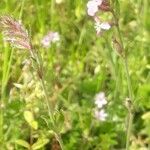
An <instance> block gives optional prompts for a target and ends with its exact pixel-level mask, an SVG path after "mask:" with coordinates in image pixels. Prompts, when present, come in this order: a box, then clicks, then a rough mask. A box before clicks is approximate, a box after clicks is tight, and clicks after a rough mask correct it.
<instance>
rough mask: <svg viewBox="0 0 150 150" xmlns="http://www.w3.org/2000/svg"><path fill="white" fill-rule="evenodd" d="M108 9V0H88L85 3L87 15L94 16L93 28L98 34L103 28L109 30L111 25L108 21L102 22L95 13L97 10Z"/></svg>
mask: <svg viewBox="0 0 150 150" xmlns="http://www.w3.org/2000/svg"><path fill="white" fill-rule="evenodd" d="M99 10H101V11H110V5H109V2H108V0H90V1H88V3H87V13H88V15H89V16H91V17H93V18H94V21H95V29H96V32H97V34H100V33H101V32H102V31H103V30H109V29H110V28H111V25H110V23H109V22H102V21H101V19H100V18H99V17H98V16H97V15H96V14H97V12H98V11H99Z"/></svg>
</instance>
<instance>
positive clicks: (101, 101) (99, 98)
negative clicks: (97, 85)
mask: <svg viewBox="0 0 150 150" xmlns="http://www.w3.org/2000/svg"><path fill="white" fill-rule="evenodd" d="M95 104H96V106H97V107H98V108H102V107H103V106H104V105H106V104H107V100H106V97H105V93H104V92H100V93H98V94H96V96H95Z"/></svg>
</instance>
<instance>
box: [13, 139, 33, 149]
mask: <svg viewBox="0 0 150 150" xmlns="http://www.w3.org/2000/svg"><path fill="white" fill-rule="evenodd" d="M15 143H16V144H18V145H21V146H23V147H25V148H27V149H30V145H29V143H28V142H26V141H24V140H21V139H19V140H16V141H15Z"/></svg>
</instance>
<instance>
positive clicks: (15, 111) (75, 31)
mask: <svg viewBox="0 0 150 150" xmlns="http://www.w3.org/2000/svg"><path fill="white" fill-rule="evenodd" d="M113 2H114V3H117V0H116V1H115V0H114V1H113ZM86 4H87V0H62V1H60V0H1V1H0V14H1V15H10V16H12V17H14V18H16V19H17V20H21V21H22V23H23V24H24V25H25V27H26V29H27V30H28V31H29V34H30V35H31V37H32V42H33V45H34V47H35V48H36V49H37V50H38V51H39V53H40V54H41V55H42V58H43V60H44V68H45V76H46V81H45V82H46V84H47V88H48V89H49V95H50V99H51V103H52V104H53V106H54V107H55V109H56V110H57V111H56V112H55V115H56V118H57V119H56V120H57V124H58V128H59V129H60V131H61V135H62V139H63V142H64V147H65V149H66V150H122V149H124V148H125V140H126V116H127V110H126V108H125V106H124V102H125V99H126V98H127V97H128V90H127V83H126V75H125V71H124V65H123V62H122V61H121V59H120V58H119V56H118V55H117V53H116V52H115V51H114V49H113V46H112V36H115V35H116V34H115V32H116V31H115V29H114V28H112V29H111V30H110V31H108V32H106V33H104V35H103V36H97V35H96V33H95V29H94V23H93V20H92V18H90V17H89V16H88V15H87V10H86ZM149 6H150V1H149V0H128V1H126V0H120V1H119V3H117V5H116V7H118V10H120V11H119V12H118V16H119V23H120V28H121V32H122V36H123V41H124V45H125V47H126V50H127V55H128V64H129V73H130V76H131V80H132V81H131V82H132V88H133V91H134V105H135V117H134V121H133V133H132V137H131V139H132V140H131V146H130V148H131V150H149V149H150V144H149V143H150V84H149V83H150V82H149V81H150V73H149V69H150V64H149V63H150V55H149V53H150V46H149V45H150V17H149V16H150V9H149ZM119 8H120V9H119ZM105 15H106V16H105ZM103 17H104V18H110V19H111V18H112V17H111V14H109V13H108V14H104V16H103ZM49 31H53V32H58V33H59V35H60V41H59V43H58V44H52V45H51V47H49V48H44V47H42V45H41V40H42V38H43V37H44V36H45V35H46V34H47V33H48V32H49ZM0 36H1V37H0V43H1V44H0V79H1V82H0V87H1V92H0V95H1V102H0V105H1V110H2V112H3V113H1V120H3V124H1V129H3V133H1V139H2V140H3V145H4V148H3V149H1V150H23V149H26V148H25V145H26V144H27V143H30V142H31V141H30V136H31V135H32V137H33V143H36V142H37V141H38V140H41V141H42V142H41V141H40V142H39V143H40V144H41V145H40V144H39V143H38V144H39V145H40V146H39V145H38V146H39V148H37V149H40V150H50V149H52V150H57V149H59V145H58V143H57V142H56V139H55V137H54V135H53V133H52V132H51V131H50V130H49V128H48V127H47V124H49V118H48V114H47V111H46V109H45V107H46V106H45V104H44V100H43V96H42V90H41V87H40V83H39V81H38V79H37V77H36V75H35V72H34V71H33V70H32V68H31V64H30V63H26V62H28V60H29V59H30V56H29V52H28V51H26V50H18V49H15V48H11V47H10V45H9V44H7V43H5V42H4V41H3V37H2V34H1V35H0ZM101 91H102V92H105V95H106V97H107V100H108V105H107V106H106V110H107V113H108V117H107V120H106V121H104V122H102V121H99V120H97V119H96V118H95V117H94V115H93V110H94V108H95V104H94V97H95V95H96V94H97V93H99V92H101ZM26 110H32V112H33V114H34V119H35V122H36V123H37V124H38V127H37V128H34V127H33V129H31V128H32V125H30V124H29V123H28V119H26V117H25V114H24V111H26ZM19 140H20V141H19ZM26 142H27V143H26ZM38 146H37V147H38Z"/></svg>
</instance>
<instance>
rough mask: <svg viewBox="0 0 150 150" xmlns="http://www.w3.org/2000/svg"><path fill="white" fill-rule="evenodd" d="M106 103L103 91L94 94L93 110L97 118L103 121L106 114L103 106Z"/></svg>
mask: <svg viewBox="0 0 150 150" xmlns="http://www.w3.org/2000/svg"><path fill="white" fill-rule="evenodd" d="M106 104H107V100H106V97H105V93H104V92H100V93H98V94H96V96H95V105H96V108H95V111H94V115H95V117H96V118H97V119H98V120H101V121H105V120H106V117H107V116H108V114H107V113H106V112H105V110H104V109H103V107H104V106H105V105H106Z"/></svg>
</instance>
